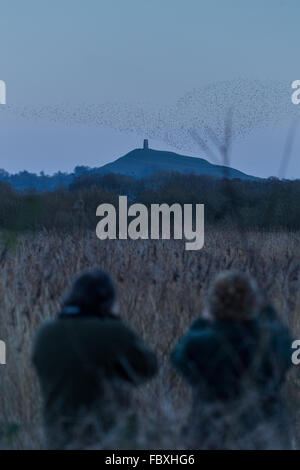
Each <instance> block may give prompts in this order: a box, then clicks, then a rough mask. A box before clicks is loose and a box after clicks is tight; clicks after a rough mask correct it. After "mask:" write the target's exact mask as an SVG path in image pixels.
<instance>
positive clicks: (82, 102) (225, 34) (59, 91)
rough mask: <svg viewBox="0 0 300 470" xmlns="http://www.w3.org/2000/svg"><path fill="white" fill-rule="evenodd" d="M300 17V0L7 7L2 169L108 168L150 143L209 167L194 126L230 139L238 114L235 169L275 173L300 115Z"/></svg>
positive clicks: (114, 0)
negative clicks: (229, 124)
mask: <svg viewBox="0 0 300 470" xmlns="http://www.w3.org/2000/svg"><path fill="white" fill-rule="evenodd" d="M299 14H300V3H299V1H298V0H252V1H248V0H226V2H225V1H224V0H163V1H162V0H151V1H148V0H126V1H124V0H51V1H50V0H26V2H24V0H0V80H4V81H5V83H6V87H7V104H6V105H0V141H1V147H0V168H1V167H2V168H4V169H6V170H8V171H10V172H16V171H19V170H23V169H26V170H29V171H36V172H39V171H45V172H46V173H53V172H55V171H58V170H61V171H71V170H72V169H73V168H74V166H75V165H89V166H101V165H102V164H104V163H107V162H109V161H112V160H114V159H116V158H118V157H119V156H121V155H123V154H125V153H126V152H128V151H129V150H131V149H132V148H135V147H140V146H141V144H142V139H143V138H144V137H148V138H149V139H150V146H152V147H154V148H160V149H170V150H175V151H178V152H180V153H183V154H187V155H192V156H201V157H204V158H207V159H208V160H210V161H211V156H209V155H208V154H207V152H205V150H204V148H200V147H199V145H198V144H197V145H198V146H197V145H196V144H195V142H194V141H193V139H192V137H191V136H190V134H189V130H190V129H191V128H194V127H195V126H196V129H197V132H199V133H200V134H201V135H202V137H203V138H204V140H205V139H208V134H207V125H209V127H211V128H212V129H213V130H214V129H215V128H216V129H218V131H217V133H218V135H219V136H220V138H222V132H221V130H220V129H221V127H222V122H223V121H224V120H225V118H226V112H227V111H228V109H229V108H233V109H234V111H233V112H235V113H236V114H235V115H236V116H237V118H236V120H237V126H236V127H237V128H238V131H237V132H236V134H235V135H234V139H233V143H232V149H231V152H232V153H231V164H232V165H233V166H235V167H236V168H238V169H240V170H242V171H245V172H247V173H251V174H255V175H257V176H270V175H276V174H277V172H278V168H279V167H280V161H281V158H282V155H283V151H284V147H285V139H286V136H287V133H288V128H289V125H290V123H291V121H295V120H297V119H298V117H299V118H300V105H299V107H298V106H296V105H293V104H291V102H290V96H291V93H292V91H291V83H292V81H294V80H297V79H300V70H299V60H298V57H297V56H298V54H297V50H298V45H299V44H300V29H299ZM244 83H246V86H244ZM257 83H259V93H258V92H257V89H258V88H257ZM241 84H242V85H241ZM274 84H275V85H274ZM207 90H208V91H207ZM243 90H244V91H243ZM261 90H264V92H263V93H261ZM279 95H280V96H279ZM222 100H223V101H222ZM263 100H265V101H263ZM266 108H267V109H268V112H267V113H266V112H265V109H266ZM75 112H76V119H74V115H75ZM248 115H251V116H252V118H251V125H250V123H249V119H248ZM222 120H223V121H222ZM207 122H208V124H207ZM224 126H225V124H224ZM205 129H206V130H205ZM299 134H300V126H299V129H298V128H297V131H296V132H295V136H294V145H293V149H292V154H291V159H290V165H289V168H288V169H287V173H286V175H285V176H287V177H291V178H295V177H296V178H300V159H299V157H298V155H299V151H300V137H299ZM189 139H190V142H189Z"/></svg>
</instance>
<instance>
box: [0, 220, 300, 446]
mask: <svg viewBox="0 0 300 470" xmlns="http://www.w3.org/2000/svg"><path fill="white" fill-rule="evenodd" d="M245 237H246V238H247V240H246V243H245ZM245 237H244V239H242V238H241V236H240V234H239V233H238V231H235V230H225V229H223V230H213V229H210V230H207V231H206V238H205V246H204V248H203V249H202V250H201V251H199V252H197V251H185V249H184V243H183V242H181V241H172V240H165V241H150V240H149V241H148V240H147V241H130V240H122V241H115V240H111V241H99V240H98V239H97V238H96V235H95V233H94V232H92V231H84V232H80V231H78V232H76V233H75V232H74V233H73V234H68V235H63V234H59V233H56V232H55V231H49V232H47V231H41V232H38V233H35V234H32V235H29V234H28V235H22V236H20V237H18V238H17V239H16V240H14V243H11V244H9V246H8V245H7V244H5V242H3V248H2V250H1V252H0V270H1V272H0V339H1V340H3V341H5V342H6V344H7V364H6V365H1V366H0V443H1V446H2V447H8V448H15V449H26V448H33V449H40V448H44V446H45V443H44V438H43V429H42V419H41V398H40V392H39V387H38V383H37V379H36V376H35V373H34V370H33V368H32V366H31V361H30V352H31V347H32V342H33V337H34V334H35V332H36V330H37V328H38V326H39V324H40V323H41V322H42V321H44V320H45V319H46V318H49V317H54V316H55V315H56V314H57V312H58V311H59V308H60V303H61V300H62V297H63V295H64V293H65V292H66V290H67V289H68V287H69V286H70V283H71V281H72V279H73V278H74V276H75V275H77V274H79V273H81V272H82V271H84V270H87V269H89V268H92V267H100V268H103V269H105V270H107V271H108V272H110V273H111V274H112V275H113V276H114V278H115V279H116V281H117V285H118V289H119V300H120V310H121V314H122V316H123V317H124V319H126V321H128V322H129V323H130V324H131V325H132V327H133V328H134V329H135V330H136V331H137V332H138V333H139V334H140V335H141V336H142V337H143V339H144V340H145V341H146V342H147V343H148V344H149V345H150V346H151V347H152V348H153V349H154V350H155V351H156V352H157V354H158V357H159V360H160V372H159V375H158V376H157V378H155V379H154V380H153V381H152V382H149V383H148V384H146V385H145V386H143V387H141V388H140V389H139V390H138V391H137V392H135V393H136V406H137V407H138V408H139V410H140V415H141V432H140V434H139V438H138V439H139V442H137V443H136V444H135V445H136V447H139V448H141V447H142V448H169V449H170V448H184V447H185V445H186V444H185V443H184V442H183V440H182V435H181V434H180V428H181V426H182V425H183V424H184V420H185V419H186V415H187V413H188V412H189V404H190V399H191V397H190V391H189V390H188V388H187V387H186V386H185V385H184V383H183V382H182V380H181V379H180V377H178V376H177V374H176V372H175V371H174V370H173V369H172V368H171V367H170V365H169V354H170V351H171V350H172V347H173V346H174V345H175V343H176V342H177V340H178V339H179V337H180V336H181V335H182V334H183V333H185V332H186V331H187V329H188V328H189V325H190V323H191V322H192V321H193V319H194V318H195V317H196V316H197V315H201V311H202V308H203V304H204V298H205V294H206V291H207V288H208V285H209V283H210V282H211V281H212V279H213V278H214V277H215V275H216V274H217V273H218V272H219V271H221V270H224V269H229V268H236V269H239V270H242V271H246V272H250V273H251V274H252V275H253V276H255V278H256V279H257V281H258V283H259V285H260V286H261V288H262V289H263V290H264V291H265V292H266V294H267V296H268V297H269V298H270V299H271V300H272V302H273V303H274V305H275V307H276V308H277V309H278V310H279V311H280V313H281V315H282V317H283V319H284V321H285V322H286V323H287V324H288V325H289V326H290V328H291V330H292V332H293V335H294V337H295V338H300V321H299V320H298V318H299V319H300V289H299V285H300V284H299V283H300V237H299V233H292V232H290V233H288V232H276V233H275V232H274V233H263V232H254V231H252V232H249V233H247V234H245ZM297 374H298V371H297V367H295V368H294V371H292V372H291V373H290V375H289V377H288V382H287V387H286V390H285V397H286V400H287V402H288V405H289V406H290V408H291V410H292V417H293V433H294V438H293V442H294V446H295V447H297V446H298V447H300V440H299V437H298V434H299V432H298V429H297V428H298V415H299V416H300V380H298V379H297ZM263 432H264V431H263ZM266 432H267V431H266ZM110 439H111V442H109V443H108V442H106V443H99V446H100V447H101V446H102V447H105V446H107V447H109V446H110V447H113V446H114V442H113V438H111V437H110ZM240 445H241V444H236V445H235V444H234V443H233V444H232V443H231V446H232V447H237V448H238V447H239V446H240ZM201 446H202V447H205V445H204V444H203V443H199V447H201ZM245 446H247V444H245ZM269 446H271V447H272V443H271V444H270V443H269ZM274 447H276V444H274Z"/></svg>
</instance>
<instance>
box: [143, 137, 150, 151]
mask: <svg viewBox="0 0 300 470" xmlns="http://www.w3.org/2000/svg"><path fill="white" fill-rule="evenodd" d="M148 148H149V144H148V139H144V146H143V149H144V150H148Z"/></svg>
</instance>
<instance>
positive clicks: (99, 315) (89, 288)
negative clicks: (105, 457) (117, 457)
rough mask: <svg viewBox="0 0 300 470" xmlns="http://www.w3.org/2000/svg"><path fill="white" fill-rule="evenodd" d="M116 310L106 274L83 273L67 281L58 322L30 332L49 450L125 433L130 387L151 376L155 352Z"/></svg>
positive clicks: (98, 272) (155, 366)
mask: <svg viewBox="0 0 300 470" xmlns="http://www.w3.org/2000/svg"><path fill="white" fill-rule="evenodd" d="M116 305H117V304H116V290H115V287H114V284H113V282H112V280H111V279H110V277H109V276H108V275H107V274H106V273H104V272H102V271H99V270H95V271H91V272H88V273H86V274H83V275H82V276H80V277H79V278H78V279H77V280H76V281H75V282H74V285H73V287H72V289H71V292H70V294H69V295H68V297H67V298H66V300H65V302H64V304H63V307H62V310H61V312H60V314H59V315H58V317H57V318H56V319H55V320H53V321H47V322H45V323H44V324H43V325H42V326H41V328H40V329H39V331H38V334H37V337H36V341H35V344H34V349H33V362H34V365H35V367H36V370H37V373H38V377H39V381H40V384H41V390H42V395H43V404H44V419H45V425H46V432H47V437H48V444H49V446H50V447H54V448H64V447H66V446H68V445H70V444H71V445H74V443H75V442H78V441H80V442H79V444H75V445H80V446H83V445H85V443H88V444H89V443H90V442H93V441H94V440H95V439H98V438H99V436H102V437H107V435H108V433H109V432H110V431H112V430H113V429H114V428H116V427H118V426H120V427H121V428H122V426H123V427H124V429H125V428H126V426H127V424H128V423H129V422H130V420H129V418H128V411H129V410H130V404H131V400H130V394H131V393H130V392H132V386H136V385H139V384H141V383H143V382H145V381H146V380H148V379H150V378H151V377H153V375H154V374H155V373H156V370H157V362H156V357H155V355H154V354H153V353H152V352H150V351H149V350H148V349H147V347H146V346H145V345H144V344H143V343H142V341H141V340H140V339H139V338H138V336H137V335H136V334H135V333H134V332H133V331H132V330H131V329H130V328H129V327H128V326H126V325H125V324H124V323H123V321H122V320H121V319H120V318H119V316H118V313H117V312H116ZM127 418H128V419H127ZM127 421H128V423H127ZM125 423H127V424H125ZM128 426H129V424H128Z"/></svg>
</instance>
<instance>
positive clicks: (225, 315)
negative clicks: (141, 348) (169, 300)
mask: <svg viewBox="0 0 300 470" xmlns="http://www.w3.org/2000/svg"><path fill="white" fill-rule="evenodd" d="M258 298H259V296H258V292H257V288H256V285H255V283H254V282H253V281H252V280H251V279H250V278H249V277H248V276H246V275H244V274H240V273H237V272H224V273H221V274H220V275H219V276H218V277H217V279H216V280H215V282H214V283H213V285H212V287H211V289H210V291H209V294H208V298H207V304H206V309H205V315H204V317H205V318H199V319H198V320H196V321H195V323H194V324H193V325H192V327H191V329H190V331H189V332H188V333H187V335H186V336H185V337H183V338H182V339H181V340H180V342H179V344H178V345H177V347H176V348H175V350H174V351H173V353H172V358H171V359H172V362H173V364H174V365H175V367H176V368H177V370H178V371H179V372H180V373H181V374H182V375H183V377H184V378H185V379H186V380H187V382H188V383H189V384H190V385H191V386H192V389H193V395H194V398H193V406H192V413H191V417H190V420H189V423H188V425H187V427H186V429H185V431H186V433H187V434H188V435H189V436H190V439H191V441H190V443H191V446H192V447H193V446H195V445H196V446H198V447H199V446H200V447H201V446H202V447H208V448H217V447H220V448H224V447H225V448H226V447H231V448H232V447H239V446H242V447H249V448H253V447H254V448H257V447H260V446H262V447H264V446H265V445H267V444H266V443H263V441H262V439H261V438H260V437H258V436H259V432H261V433H263V434H264V438H265V439H266V442H269V445H270V446H271V447H272V446H275V447H277V446H279V447H280V446H283V447H287V446H289V441H288V437H289V436H288V432H289V430H288V420H287V417H286V413H285V409H284V405H283V402H282V400H281V394H280V392H281V386H282V384H283V382H284V380H285V376H286V372H287V370H288V369H289V367H290V365H291V343H292V339H291V337H290V334H289V331H288V329H287V328H286V327H285V326H284V325H283V324H282V322H281V321H280V319H279V317H278V315H277V313H276V312H275V311H274V309H273V308H272V307H270V306H267V307H265V308H264V309H263V311H261V309H260V308H259V301H258ZM263 426H267V428H268V429H267V430H266V429H265V430H264V429H263ZM270 430H271V431H270ZM266 432H272V433H273V434H274V436H275V435H276V436H275V437H274V436H273V437H271V436H267V435H266ZM282 433H284V435H282ZM278 438H279V439H281V443H278ZM283 438H285V439H283ZM193 439H194V440H193ZM268 439H269V441H268ZM276 439H277V441H276V442H275V440H276Z"/></svg>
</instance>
